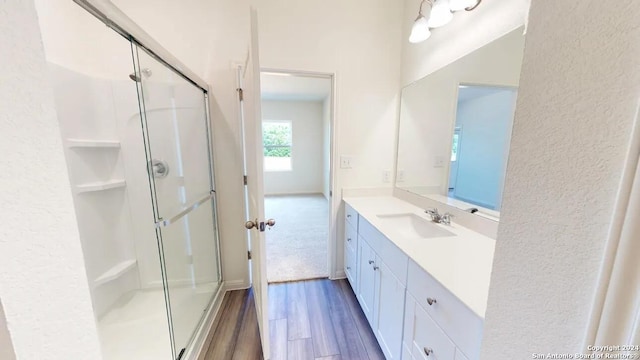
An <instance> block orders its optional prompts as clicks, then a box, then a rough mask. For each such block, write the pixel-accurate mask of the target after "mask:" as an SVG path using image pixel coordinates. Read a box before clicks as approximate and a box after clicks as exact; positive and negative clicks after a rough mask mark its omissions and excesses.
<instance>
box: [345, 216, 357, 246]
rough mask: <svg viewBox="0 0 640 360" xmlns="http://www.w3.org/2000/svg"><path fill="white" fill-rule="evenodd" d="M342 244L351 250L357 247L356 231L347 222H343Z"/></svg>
mask: <svg viewBox="0 0 640 360" xmlns="http://www.w3.org/2000/svg"><path fill="white" fill-rule="evenodd" d="M344 246H345V249H346V248H349V249H351V250H353V251H356V249H357V248H358V231H357V230H356V228H355V227H354V226H353V225H351V223H349V222H345V223H344Z"/></svg>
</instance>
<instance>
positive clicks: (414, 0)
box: [402, 0, 530, 85]
mask: <svg viewBox="0 0 640 360" xmlns="http://www.w3.org/2000/svg"><path fill="white" fill-rule="evenodd" d="M529 2H530V0H492V1H483V2H482V4H481V5H480V6H479V7H478V8H477V9H475V10H474V11H469V12H466V11H462V12H457V13H455V15H454V17H453V20H452V21H451V23H449V24H447V25H446V26H444V27H441V28H439V29H434V30H433V31H432V32H431V37H430V38H429V39H427V40H426V41H424V42H422V43H420V44H411V43H409V41H408V39H409V34H410V33H411V26H412V25H413V22H414V20H415V19H416V16H417V15H418V7H419V5H420V1H418V0H404V5H405V6H404V17H403V22H402V27H403V30H404V31H403V35H402V40H403V42H402V84H403V85H407V84H410V83H412V82H414V81H416V80H418V79H420V78H422V77H424V76H425V75H428V74H430V73H432V72H434V71H436V70H438V69H440V68H442V67H444V66H446V65H447V64H450V63H452V62H454V61H455V60H457V59H459V58H461V57H462V56H464V55H466V54H468V53H470V52H472V51H474V50H476V49H479V48H480V47H482V46H484V45H486V44H488V43H490V42H491V41H493V40H495V39H497V38H499V37H501V36H503V35H505V34H507V33H508V32H509V31H511V30H513V29H516V28H518V27H520V26H522V24H524V23H525V16H526V14H527V11H528V8H529ZM423 10H426V5H425V8H424V9H423Z"/></svg>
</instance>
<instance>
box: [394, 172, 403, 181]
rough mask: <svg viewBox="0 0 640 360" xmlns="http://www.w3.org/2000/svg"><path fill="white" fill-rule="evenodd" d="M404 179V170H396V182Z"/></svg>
mask: <svg viewBox="0 0 640 360" xmlns="http://www.w3.org/2000/svg"><path fill="white" fill-rule="evenodd" d="M403 181H404V170H398V173H397V174H396V182H403Z"/></svg>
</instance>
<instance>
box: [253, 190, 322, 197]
mask: <svg viewBox="0 0 640 360" xmlns="http://www.w3.org/2000/svg"><path fill="white" fill-rule="evenodd" d="M287 195H322V196H324V194H323V193H322V191H299V192H298V191H290V192H282V193H270V194H264V196H287ZM325 197H326V196H325Z"/></svg>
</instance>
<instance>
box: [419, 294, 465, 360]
mask: <svg viewBox="0 0 640 360" xmlns="http://www.w3.org/2000/svg"><path fill="white" fill-rule="evenodd" d="M414 304H415V305H414V306H415V308H414V309H415V312H414V314H413V316H414V319H413V329H411V330H413V336H412V341H411V355H412V356H413V358H414V359H422V360H454V359H455V352H456V346H455V345H454V344H453V343H452V342H451V340H449V338H448V337H447V335H446V334H445V333H444V332H443V331H442V329H440V327H439V326H438V325H437V324H436V323H435V322H434V321H433V320H432V319H431V317H430V316H429V315H428V314H427V312H426V311H425V310H424V309H423V308H422V306H420V305H418V304H417V303H415V302H414Z"/></svg>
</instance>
